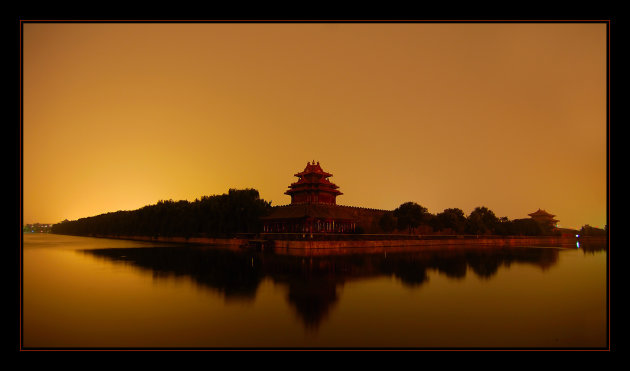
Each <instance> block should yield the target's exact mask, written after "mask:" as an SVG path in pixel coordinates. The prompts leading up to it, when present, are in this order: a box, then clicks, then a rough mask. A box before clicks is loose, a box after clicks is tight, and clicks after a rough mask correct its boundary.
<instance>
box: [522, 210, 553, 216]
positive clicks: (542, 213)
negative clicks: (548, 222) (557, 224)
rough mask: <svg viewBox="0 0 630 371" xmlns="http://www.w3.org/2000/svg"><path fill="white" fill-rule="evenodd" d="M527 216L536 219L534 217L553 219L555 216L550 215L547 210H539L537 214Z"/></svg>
mask: <svg viewBox="0 0 630 371" xmlns="http://www.w3.org/2000/svg"><path fill="white" fill-rule="evenodd" d="M527 215H529V216H532V217H534V216H546V217H552V218H553V217H554V216H555V215H552V214H549V213H548V212H546V211H545V210H541V209H538V210H536V211H535V212H533V213H531V214H527Z"/></svg>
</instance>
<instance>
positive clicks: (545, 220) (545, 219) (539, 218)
mask: <svg viewBox="0 0 630 371" xmlns="http://www.w3.org/2000/svg"><path fill="white" fill-rule="evenodd" d="M528 215H529V216H530V217H531V218H532V219H534V220H535V221H536V222H538V223H539V224H543V225H548V226H550V227H552V228H556V227H557V224H558V220H556V219H554V217H555V215H553V214H549V213H548V212H546V211H545V210H541V209H538V210H536V211H535V212H533V213H531V214H528Z"/></svg>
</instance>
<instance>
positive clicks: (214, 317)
mask: <svg viewBox="0 0 630 371" xmlns="http://www.w3.org/2000/svg"><path fill="white" fill-rule="evenodd" d="M23 246H24V247H23V281H22V288H23V296H22V299H23V305H22V318H21V322H22V341H23V346H24V347H25V348H46V349H49V348H116V349H121V348H138V347H139V348H186V349H190V348H248V347H253V348H395V349H401V348H466V349H470V348H537V349H542V348H554V349H558V348H562V349H564V348H572V349H573V348H590V349H592V348H605V347H607V341H608V334H607V328H608V321H607V313H608V308H607V302H608V301H607V281H606V277H607V270H606V261H607V256H606V251H605V250H603V249H598V248H594V249H593V248H589V246H585V245H584V244H582V245H581V246H580V247H579V248H578V246H568V247H564V248H554V247H546V248H540V247H536V248H534V247H531V248H513V247H512V248H489V247H486V248H483V249H478V248H472V247H449V248H445V247H442V248H441V249H440V250H436V249H430V250H427V249H426V248H424V249H418V250H415V251H410V252H408V251H409V250H408V249H407V250H405V251H406V252H401V251H398V250H396V249H393V248H390V249H377V250H373V251H371V252H370V253H369V254H357V253H356V252H353V251H352V250H350V251H341V252H339V253H338V254H336V255H334V256H330V255H312V254H311V255H300V254H295V253H286V252H283V253H268V252H257V251H251V250H244V249H238V248H233V249H227V248H220V247H202V246H177V245H167V244H152V243H148V242H133V241H122V240H111V239H97V238H87V237H72V236H60V235H52V234H24V245H23Z"/></svg>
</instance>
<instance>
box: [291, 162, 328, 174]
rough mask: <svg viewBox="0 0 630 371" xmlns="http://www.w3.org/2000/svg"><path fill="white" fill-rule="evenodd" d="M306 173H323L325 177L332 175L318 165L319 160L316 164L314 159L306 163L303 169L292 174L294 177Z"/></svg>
mask: <svg viewBox="0 0 630 371" xmlns="http://www.w3.org/2000/svg"><path fill="white" fill-rule="evenodd" d="M307 174H319V175H323V176H325V177H329V176H332V174H330V173H327V172H325V171H324V170H323V169H322V167H321V166H319V161H318V162H317V164H316V163H315V161H313V163H310V162H308V163H307V164H306V167H305V168H304V170H303V171H301V172H299V173H297V174H294V176H296V177H303V176H304V175H307Z"/></svg>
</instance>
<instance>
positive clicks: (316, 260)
mask: <svg viewBox="0 0 630 371" xmlns="http://www.w3.org/2000/svg"><path fill="white" fill-rule="evenodd" d="M580 248H581V249H584V251H585V252H586V251H589V252H594V251H597V250H601V249H602V248H603V247H601V246H592V245H588V244H581V246H580ZM559 251H560V250H559V249H556V248H517V247H504V248H502V247H492V248H490V247H484V248H471V247H457V248H449V249H440V250H430V251H426V250H418V251H386V250H381V252H378V253H377V252H373V253H369V254H365V253H361V254H357V253H346V254H342V255H311V256H297V255H288V254H274V253H269V252H259V251H252V250H242V249H241V250H228V249H220V248H208V247H200V246H156V247H140V248H108V249H91V250H83V251H82V252H83V253H85V254H89V255H92V256H95V257H98V258H101V259H106V260H108V261H113V262H118V263H123V264H128V265H130V266H133V267H136V268H139V269H143V270H149V271H151V272H152V273H153V275H154V276H157V277H169V276H175V277H189V278H191V279H192V280H194V282H196V283H198V284H199V285H200V287H203V288H205V289H210V290H213V291H217V292H219V293H221V294H222V295H224V297H225V299H227V300H230V299H239V300H253V299H254V298H255V295H256V291H257V289H258V287H259V285H260V284H261V282H262V281H263V279H266V278H268V279H271V280H273V281H274V282H275V283H278V284H283V285H286V287H288V296H287V300H288V302H289V304H290V306H291V307H292V308H293V309H294V310H295V313H296V315H297V316H298V318H299V319H300V320H301V322H302V323H303V324H304V326H305V327H306V328H307V329H316V328H317V327H318V326H319V324H320V323H321V322H322V321H323V320H324V319H325V318H326V317H327V316H328V314H329V313H330V312H331V310H332V309H333V308H334V306H335V305H336V303H337V302H338V301H339V290H340V288H341V287H342V286H343V285H344V283H346V282H349V281H352V280H356V279H361V278H370V277H377V276H390V277H395V278H397V279H398V280H399V281H400V283H401V284H403V285H405V286H407V287H411V288H418V287H420V286H422V285H425V284H426V283H427V282H429V275H428V273H427V272H428V271H429V270H435V271H437V272H439V273H441V274H444V275H446V276H447V277H449V278H452V279H455V280H462V279H464V278H465V277H466V276H467V274H469V272H472V273H473V274H474V275H476V276H477V277H480V278H482V279H485V280H490V279H492V278H493V277H494V276H495V275H496V273H497V271H498V270H499V268H501V267H509V266H510V265H512V264H515V263H519V264H531V265H535V266H538V267H540V268H541V269H543V270H546V269H548V268H549V267H551V266H553V265H554V264H556V263H557V262H558V256H559Z"/></svg>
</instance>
